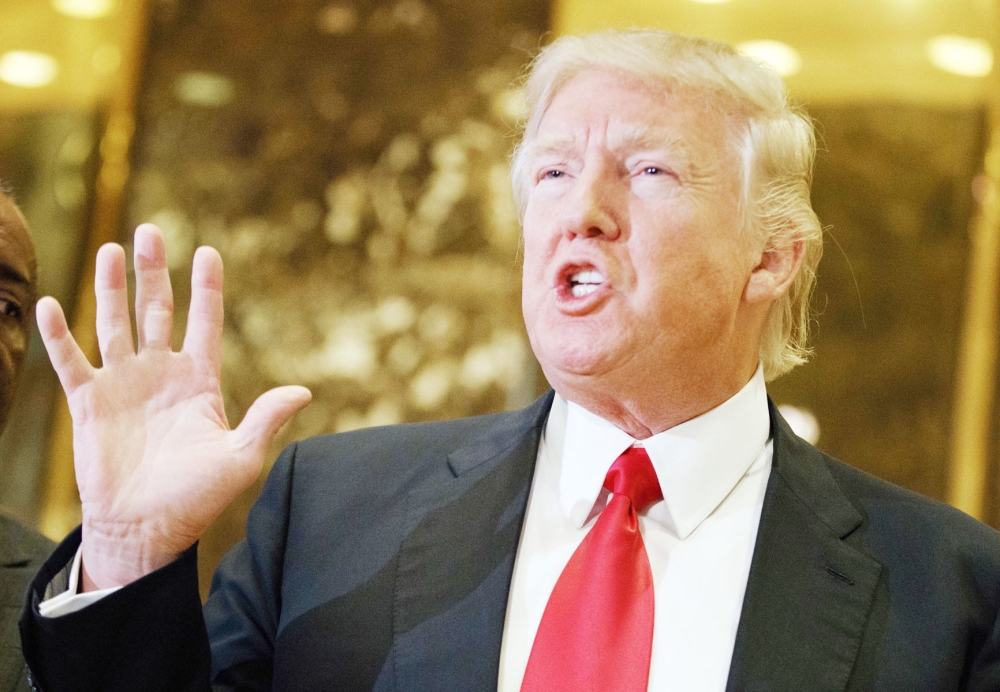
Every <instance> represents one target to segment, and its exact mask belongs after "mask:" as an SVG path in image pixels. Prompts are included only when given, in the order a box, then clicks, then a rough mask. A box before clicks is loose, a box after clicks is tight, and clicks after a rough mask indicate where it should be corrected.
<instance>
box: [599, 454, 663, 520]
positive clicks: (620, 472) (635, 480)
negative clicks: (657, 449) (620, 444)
mask: <svg viewBox="0 0 1000 692" xmlns="http://www.w3.org/2000/svg"><path fill="white" fill-rule="evenodd" d="M604 487H605V488H607V489H608V490H610V491H611V492H613V493H614V494H615V495H624V496H625V497H627V498H628V499H629V500H630V501H631V502H632V507H633V508H634V509H635V511H636V513H637V514H640V513H642V512H643V511H645V510H646V508H647V507H649V506H650V505H651V504H653V503H654V502H656V501H657V500H662V499H663V492H662V491H661V490H660V481H659V480H658V479H657V478H656V471H655V470H654V469H653V462H652V461H650V460H649V455H648V454H647V453H646V450H645V449H643V448H642V447H629V448H628V449H626V450H625V451H624V452H623V453H622V455H621V456H620V457H618V458H617V459H615V463H613V464H612V465H611V469H610V470H609V471H608V475H607V476H606V477H605V478H604Z"/></svg>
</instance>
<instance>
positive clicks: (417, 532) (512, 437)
mask: <svg viewBox="0 0 1000 692" xmlns="http://www.w3.org/2000/svg"><path fill="white" fill-rule="evenodd" d="M551 403H552V393H551V392H550V393H549V394H547V395H546V396H544V397H542V398H541V399H539V400H538V401H536V402H535V403H534V404H532V405H531V406H529V407H528V408H527V409H524V410H522V411H517V412H515V413H510V414H504V415H500V416H496V417H493V418H492V419H485V420H486V421H487V424H486V425H484V426H482V427H481V428H480V429H479V431H478V432H477V433H476V434H475V435H474V436H473V437H472V438H471V439H470V440H469V441H468V444H466V445H465V446H464V447H462V448H460V449H457V450H455V451H454V452H452V453H451V454H450V455H448V457H447V459H442V471H443V473H439V474H438V475H436V476H435V479H434V481H433V482H429V483H427V484H425V485H424V486H422V487H420V488H418V489H417V490H415V491H414V492H412V493H411V494H410V495H409V496H408V498H407V507H406V525H405V528H404V531H405V534H404V535H405V538H404V539H403V542H402V545H401V546H400V550H399V557H398V568H397V574H396V594H395V604H394V623H393V629H394V639H395V643H394V646H395V653H394V656H393V662H394V666H393V668H394V670H393V673H394V679H395V686H396V688H397V689H456V690H457V689H461V690H487V689H494V690H495V689H496V681H497V675H498V673H499V667H500V646H501V642H502V641H503V627H504V619H505V615H506V611H507V596H508V593H509V591H510V581H511V577H512V574H513V569H514V555H515V553H516V551H517V545H518V542H519V540H520V536H521V525H522V523H523V521H524V512H525V508H526V506H527V501H528V491H529V489H530V486H531V479H532V476H533V473H534V467H535V459H536V458H537V455H538V444H539V440H540V438H541V431H542V427H543V425H544V422H545V418H546V415H547V414H548V411H549V408H550V407H551Z"/></svg>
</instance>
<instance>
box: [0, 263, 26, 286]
mask: <svg viewBox="0 0 1000 692" xmlns="http://www.w3.org/2000/svg"><path fill="white" fill-rule="evenodd" d="M0 281H5V282H11V283H15V284H20V285H22V286H25V287H26V288H29V289H30V288H31V279H29V278H28V277H27V276H25V275H24V274H22V273H21V272H19V271H18V270H16V269H14V268H13V267H12V266H10V265H9V264H5V263H3V262H0Z"/></svg>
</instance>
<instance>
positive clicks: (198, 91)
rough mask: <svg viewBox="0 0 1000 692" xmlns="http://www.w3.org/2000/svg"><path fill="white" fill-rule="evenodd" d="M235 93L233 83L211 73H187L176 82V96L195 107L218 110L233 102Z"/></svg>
mask: <svg viewBox="0 0 1000 692" xmlns="http://www.w3.org/2000/svg"><path fill="white" fill-rule="evenodd" d="M235 93H236V89H235V87H234V86H233V83H232V82H231V81H229V80H228V79H226V78H225V77H223V76H222V75H218V74H213V73H211V72H185V73H184V74H182V75H181V76H179V77H178V78H177V81H176V82H174V95H175V96H176V97H177V98H178V99H179V100H180V101H183V102H184V103H190V104H192V105H195V106H206V107H208V108H218V107H219V106H224V105H226V104H227V103H229V102H230V101H232V100H233V96H234V95H235Z"/></svg>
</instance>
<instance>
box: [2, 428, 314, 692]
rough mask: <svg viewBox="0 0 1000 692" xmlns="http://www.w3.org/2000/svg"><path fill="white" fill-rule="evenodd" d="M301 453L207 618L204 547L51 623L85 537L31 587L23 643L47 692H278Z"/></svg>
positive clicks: (228, 561)
mask: <svg viewBox="0 0 1000 692" xmlns="http://www.w3.org/2000/svg"><path fill="white" fill-rule="evenodd" d="M294 456H295V446H294V445H293V446H292V447H289V448H288V449H287V450H285V452H284V453H282V455H281V456H280V457H279V458H278V460H277V461H276V462H275V464H274V468H273V469H272V471H271V473H270V475H269V476H268V480H267V482H266V483H265V485H264V490H263V491H262V493H261V496H260V498H259V499H258V500H257V502H256V503H255V504H254V507H253V509H252V510H251V511H250V515H249V519H248V522H247V540H245V541H243V542H241V543H240V544H239V545H237V546H236V547H235V548H233V550H232V551H230V553H229V554H228V555H227V556H226V557H225V559H224V560H223V562H222V564H221V565H220V567H219V569H218V571H217V572H216V574H215V578H214V579H213V582H212V592H211V595H210V596H209V599H208V602H207V603H206V604H205V606H204V610H203V609H202V604H201V599H200V596H199V593H198V566H197V548H196V546H193V547H192V548H190V549H189V550H187V551H186V552H185V553H184V554H183V555H182V556H181V557H179V558H178V559H177V560H176V561H174V562H172V563H171V564H169V565H167V566H165V567H163V568H161V569H159V570H157V571H156V572H153V573H151V574H148V575H146V576H145V577H143V578H142V579H139V580H137V581H135V582H133V583H132V584H129V585H128V586H126V587H124V588H122V589H120V590H118V591H116V592H114V593H112V594H110V595H108V596H106V597H104V598H102V599H101V600H100V601H97V602H96V603H94V604H92V605H90V606H87V607H86V608H83V609H82V610H79V611H77V612H75V613H70V614H68V615H64V616H60V617H55V618H45V617H42V616H41V615H40V614H39V612H38V604H39V603H40V602H41V601H42V600H43V599H44V597H45V590H46V588H47V586H48V584H49V583H51V582H52V580H53V579H54V578H55V577H56V575H58V574H59V573H60V572H61V571H62V570H63V568H64V567H65V566H66V565H67V564H68V563H69V562H70V561H71V560H72V559H73V556H74V555H75V553H76V550H77V548H78V547H79V545H80V535H81V531H80V529H79V528H77V529H76V530H75V531H74V532H73V533H71V534H70V535H69V536H68V537H67V538H66V540H65V541H63V543H62V544H61V545H60V546H59V547H58V548H57V549H56V551H55V553H54V554H53V555H52V557H51V558H50V559H49V560H48V561H47V562H46V563H45V565H44V566H43V567H42V569H41V571H40V572H39V573H38V575H36V577H35V579H34V581H33V582H32V585H31V589H30V590H29V592H28V595H27V601H26V603H25V605H24V609H23V611H22V614H21V622H20V626H21V641H22V646H23V649H24V655H25V660H26V661H27V662H28V667H29V670H30V671H31V674H32V677H33V681H34V684H35V685H36V688H37V689H39V690H41V691H42V692H62V691H63V690H65V691H66V692H69V691H72V692H90V691H94V692H96V691H98V690H100V691H102V692H118V691H121V692H134V691H135V690H143V691H144V692H209V691H210V690H213V691H215V692H225V691H227V690H240V691H241V692H256V691H258V690H260V691H265V690H270V689H271V671H272V664H271V661H272V660H273V655H274V638H275V634H276V631H277V626H278V619H279V617H280V604H281V599H280V589H281V569H282V563H283V560H284V549H285V533H286V525H287V519H288V504H289V495H290V489H291V478H292V461H293V459H294Z"/></svg>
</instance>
